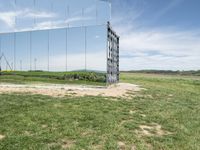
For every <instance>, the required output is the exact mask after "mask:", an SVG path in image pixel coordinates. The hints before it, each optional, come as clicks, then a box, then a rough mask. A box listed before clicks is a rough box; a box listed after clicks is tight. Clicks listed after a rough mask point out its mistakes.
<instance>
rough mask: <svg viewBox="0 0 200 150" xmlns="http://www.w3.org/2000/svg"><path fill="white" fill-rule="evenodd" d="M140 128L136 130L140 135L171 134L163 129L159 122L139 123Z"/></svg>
mask: <svg viewBox="0 0 200 150" xmlns="http://www.w3.org/2000/svg"><path fill="white" fill-rule="evenodd" d="M139 127H140V130H138V131H137V132H138V133H139V134H140V135H142V136H164V135H169V134H171V133H170V132H168V131H164V130H163V129H162V126H161V125H159V124H156V123H154V124H152V125H149V126H148V125H140V126H139Z"/></svg>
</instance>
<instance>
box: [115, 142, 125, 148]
mask: <svg viewBox="0 0 200 150" xmlns="http://www.w3.org/2000/svg"><path fill="white" fill-rule="evenodd" d="M117 145H118V148H119V150H125V149H126V144H125V143H124V142H121V141H119V142H117Z"/></svg>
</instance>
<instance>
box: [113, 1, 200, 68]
mask: <svg viewBox="0 0 200 150" xmlns="http://www.w3.org/2000/svg"><path fill="white" fill-rule="evenodd" d="M112 12H113V14H112V15H113V16H112V22H113V25H114V28H115V30H116V31H117V32H118V33H119V35H120V36H121V39H120V50H121V53H120V55H121V57H120V58H121V63H120V64H121V70H131V69H136V70H140V69H165V70H170V69H172V70H190V69H195V70H197V69H200V15H199V14H200V1H199V0H112Z"/></svg>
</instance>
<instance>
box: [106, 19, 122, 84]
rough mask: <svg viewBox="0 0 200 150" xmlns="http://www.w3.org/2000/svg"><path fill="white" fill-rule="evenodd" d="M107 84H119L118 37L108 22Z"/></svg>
mask: <svg viewBox="0 0 200 150" xmlns="http://www.w3.org/2000/svg"><path fill="white" fill-rule="evenodd" d="M107 32H108V36H107V83H118V82H119V36H118V35H117V34H116V32H115V31H114V30H113V29H112V27H111V25H110V23H109V22H108V31H107Z"/></svg>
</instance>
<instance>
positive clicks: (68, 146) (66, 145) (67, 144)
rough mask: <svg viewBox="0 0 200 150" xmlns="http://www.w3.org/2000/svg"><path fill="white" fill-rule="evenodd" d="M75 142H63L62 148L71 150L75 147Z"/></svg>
mask: <svg viewBox="0 0 200 150" xmlns="http://www.w3.org/2000/svg"><path fill="white" fill-rule="evenodd" d="M74 143H75V141H73V140H62V148H63V149H70V148H72V147H73V146H74Z"/></svg>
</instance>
